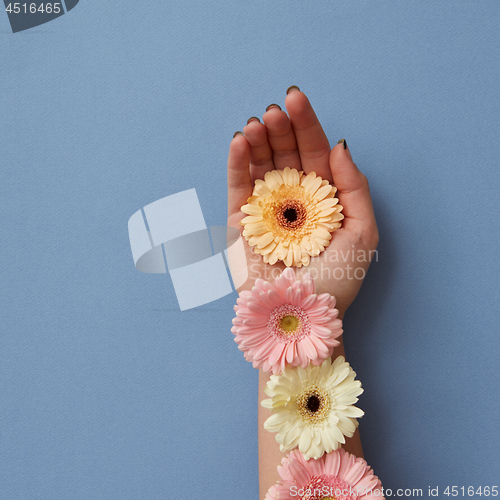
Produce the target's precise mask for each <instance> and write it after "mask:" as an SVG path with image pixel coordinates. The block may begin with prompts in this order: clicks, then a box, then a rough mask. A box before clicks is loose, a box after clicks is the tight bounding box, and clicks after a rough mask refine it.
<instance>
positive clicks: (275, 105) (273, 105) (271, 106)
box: [266, 104, 281, 111]
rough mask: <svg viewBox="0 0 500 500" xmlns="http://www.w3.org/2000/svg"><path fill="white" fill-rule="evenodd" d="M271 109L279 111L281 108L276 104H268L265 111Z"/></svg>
mask: <svg viewBox="0 0 500 500" xmlns="http://www.w3.org/2000/svg"><path fill="white" fill-rule="evenodd" d="M271 108H278V109H279V110H280V111H281V108H280V107H279V106H278V105H277V104H269V106H268V107H267V108H266V111H269V110H270V109H271Z"/></svg>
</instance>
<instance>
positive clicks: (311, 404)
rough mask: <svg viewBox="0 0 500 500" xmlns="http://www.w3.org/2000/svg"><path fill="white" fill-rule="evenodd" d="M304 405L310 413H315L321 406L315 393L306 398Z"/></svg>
mask: <svg viewBox="0 0 500 500" xmlns="http://www.w3.org/2000/svg"><path fill="white" fill-rule="evenodd" d="M306 406H307V409H308V410H309V411H310V412H311V413H316V412H317V411H318V410H319V407H320V406H321V401H320V399H319V398H318V396H316V394H311V395H310V396H309V398H308V399H307V403H306Z"/></svg>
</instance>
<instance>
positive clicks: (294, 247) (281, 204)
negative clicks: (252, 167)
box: [241, 167, 344, 267]
mask: <svg viewBox="0 0 500 500" xmlns="http://www.w3.org/2000/svg"><path fill="white" fill-rule="evenodd" d="M336 192H337V188H335V187H334V186H331V185H330V184H329V183H328V181H327V180H323V179H322V178H321V177H318V176H317V175H316V174H315V173H314V172H311V173H310V174H307V175H305V174H304V172H302V171H298V170H295V169H290V168H288V167H286V168H285V170H271V171H270V172H267V173H266V175H265V176H264V180H260V179H258V180H256V181H255V187H254V190H253V193H252V196H251V197H250V198H248V204H247V205H244V206H243V207H241V210H242V212H244V213H245V214H248V217H245V218H244V219H243V220H242V221H241V224H243V225H244V226H245V229H244V231H243V236H244V237H245V238H246V239H247V241H248V243H249V244H250V246H251V247H255V248H254V251H255V253H258V254H260V255H262V257H263V258H264V262H266V263H269V264H275V263H276V262H277V261H278V260H282V261H283V262H284V263H285V265H286V266H297V267H301V266H308V265H309V261H310V258H311V257H314V256H316V255H319V254H320V253H321V252H322V251H323V250H324V249H325V248H326V247H327V246H328V245H329V244H330V240H331V238H332V235H331V232H333V231H335V229H338V228H339V227H340V226H341V225H342V223H341V222H340V221H341V220H342V219H343V218H344V216H343V215H342V214H341V213H340V212H341V210H342V206H341V205H339V204H338V201H339V200H338V199H337V198H335V193H336Z"/></svg>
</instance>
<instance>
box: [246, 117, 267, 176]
mask: <svg viewBox="0 0 500 500" xmlns="http://www.w3.org/2000/svg"><path fill="white" fill-rule="evenodd" d="M243 133H244V134H245V138H246V140H247V141H248V143H249V144H250V177H251V179H252V182H255V179H264V175H265V173H266V172H269V170H274V164H273V151H272V149H271V146H270V145H269V141H268V140H267V131H266V126H265V125H264V124H263V123H260V122H259V121H258V119H253V120H251V121H249V122H248V124H247V125H246V126H245V128H244V129H243Z"/></svg>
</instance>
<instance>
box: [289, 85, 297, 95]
mask: <svg viewBox="0 0 500 500" xmlns="http://www.w3.org/2000/svg"><path fill="white" fill-rule="evenodd" d="M292 90H298V91H299V92H300V89H299V87H297V85H291V86H290V87H288V88H287V89H286V95H288V94H289V93H290V92H291V91H292Z"/></svg>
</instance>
